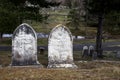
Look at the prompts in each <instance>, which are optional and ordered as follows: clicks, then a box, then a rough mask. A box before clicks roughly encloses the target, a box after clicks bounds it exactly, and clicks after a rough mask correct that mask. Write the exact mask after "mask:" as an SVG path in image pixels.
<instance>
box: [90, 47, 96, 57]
mask: <svg viewBox="0 0 120 80" xmlns="http://www.w3.org/2000/svg"><path fill="white" fill-rule="evenodd" d="M94 51H95V50H94V46H92V45H90V46H89V56H90V57H92V55H93V53H94Z"/></svg>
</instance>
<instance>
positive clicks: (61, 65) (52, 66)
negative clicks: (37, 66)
mask: <svg viewBox="0 0 120 80" xmlns="http://www.w3.org/2000/svg"><path fill="white" fill-rule="evenodd" d="M48 68H78V67H77V66H76V65H75V64H74V63H73V64H49V65H48Z"/></svg>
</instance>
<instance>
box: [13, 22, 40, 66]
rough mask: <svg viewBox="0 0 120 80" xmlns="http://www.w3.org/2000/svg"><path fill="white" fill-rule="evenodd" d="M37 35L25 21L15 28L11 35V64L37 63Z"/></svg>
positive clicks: (26, 64)
mask: <svg viewBox="0 0 120 80" xmlns="http://www.w3.org/2000/svg"><path fill="white" fill-rule="evenodd" d="M38 64H39V62H38V61H37V36H36V33H35V31H34V30H33V28H32V27H31V26H29V25H28V24H26V23H23V24H21V25H20V26H18V27H17V28H16V30H15V31H14V33H13V37H12V63H11V66H29V65H38Z"/></svg>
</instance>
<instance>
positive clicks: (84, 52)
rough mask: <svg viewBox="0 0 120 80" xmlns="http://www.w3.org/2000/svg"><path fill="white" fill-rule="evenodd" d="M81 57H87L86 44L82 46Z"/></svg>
mask: <svg viewBox="0 0 120 80" xmlns="http://www.w3.org/2000/svg"><path fill="white" fill-rule="evenodd" d="M83 57H88V46H83V50H82V58H83Z"/></svg>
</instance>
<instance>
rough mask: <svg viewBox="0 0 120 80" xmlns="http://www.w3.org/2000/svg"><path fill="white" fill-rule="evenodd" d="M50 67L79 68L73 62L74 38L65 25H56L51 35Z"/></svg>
mask: <svg viewBox="0 0 120 80" xmlns="http://www.w3.org/2000/svg"><path fill="white" fill-rule="evenodd" d="M48 60H49V62H48V68H77V66H76V65H75V64H74V62H73V39H72V35H71V32H70V31H69V29H68V28H66V27H65V26H63V25H58V26H56V27H55V28H54V29H53V30H52V31H51V33H50V35H49V41H48Z"/></svg>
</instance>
